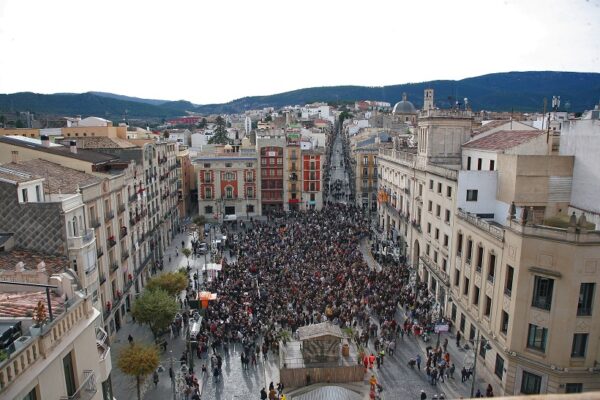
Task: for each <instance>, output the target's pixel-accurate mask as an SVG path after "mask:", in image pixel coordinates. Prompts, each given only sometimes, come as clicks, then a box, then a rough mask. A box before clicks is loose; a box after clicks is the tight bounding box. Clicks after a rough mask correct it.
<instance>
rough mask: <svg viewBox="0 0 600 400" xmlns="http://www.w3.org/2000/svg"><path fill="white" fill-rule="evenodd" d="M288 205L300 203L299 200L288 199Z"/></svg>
mask: <svg viewBox="0 0 600 400" xmlns="http://www.w3.org/2000/svg"><path fill="white" fill-rule="evenodd" d="M289 203H290V204H294V203H300V199H290V201H289Z"/></svg>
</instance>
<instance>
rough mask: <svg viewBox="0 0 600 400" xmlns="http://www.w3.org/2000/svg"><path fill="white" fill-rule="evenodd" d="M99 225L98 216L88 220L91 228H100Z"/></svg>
mask: <svg viewBox="0 0 600 400" xmlns="http://www.w3.org/2000/svg"><path fill="white" fill-rule="evenodd" d="M100 225H102V224H101V223H100V220H99V219H98V218H92V219H91V220H90V226H91V227H92V228H94V229H96V228H100Z"/></svg>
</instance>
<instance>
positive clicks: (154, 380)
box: [152, 370, 158, 387]
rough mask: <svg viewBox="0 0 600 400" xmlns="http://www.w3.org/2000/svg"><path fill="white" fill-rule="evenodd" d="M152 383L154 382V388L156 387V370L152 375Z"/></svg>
mask: <svg viewBox="0 0 600 400" xmlns="http://www.w3.org/2000/svg"><path fill="white" fill-rule="evenodd" d="M152 381H153V382H154V387H157V386H158V372H156V370H155V371H154V373H153V374H152Z"/></svg>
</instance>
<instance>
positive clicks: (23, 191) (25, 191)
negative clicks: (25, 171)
mask: <svg viewBox="0 0 600 400" xmlns="http://www.w3.org/2000/svg"><path fill="white" fill-rule="evenodd" d="M21 195H22V196H23V203H27V200H28V199H27V189H21Z"/></svg>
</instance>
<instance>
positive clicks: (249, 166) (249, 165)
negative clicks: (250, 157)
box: [246, 162, 254, 168]
mask: <svg viewBox="0 0 600 400" xmlns="http://www.w3.org/2000/svg"><path fill="white" fill-rule="evenodd" d="M253 165H254V164H253V163H251V162H249V163H246V168H252V166H253Z"/></svg>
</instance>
